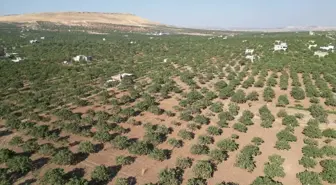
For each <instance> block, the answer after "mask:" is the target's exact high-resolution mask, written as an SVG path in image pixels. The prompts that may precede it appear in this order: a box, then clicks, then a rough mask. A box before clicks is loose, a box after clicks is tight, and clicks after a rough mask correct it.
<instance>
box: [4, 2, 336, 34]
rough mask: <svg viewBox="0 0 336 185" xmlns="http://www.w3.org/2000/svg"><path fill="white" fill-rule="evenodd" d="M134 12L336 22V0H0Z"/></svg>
mask: <svg viewBox="0 0 336 185" xmlns="http://www.w3.org/2000/svg"><path fill="white" fill-rule="evenodd" d="M55 11H58V12H59V11H92V12H123V13H132V14H136V15H138V16H141V17H144V18H147V19H149V20H152V21H157V22H160V23H164V24H169V25H176V26H187V27H220V28H232V27H241V28H251V27H253V28H261V27H262V28H266V27H267V28H274V27H284V26H336V0H278V1H276V0H165V1H164V0H0V14H1V15H6V14H22V13H34V12H55Z"/></svg>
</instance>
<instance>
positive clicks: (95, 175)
mask: <svg viewBox="0 0 336 185" xmlns="http://www.w3.org/2000/svg"><path fill="white" fill-rule="evenodd" d="M91 179H93V180H95V181H97V182H105V181H108V180H109V179H110V173H109V170H108V168H107V167H106V166H104V165H100V166H96V167H95V168H94V170H93V171H92V173H91Z"/></svg>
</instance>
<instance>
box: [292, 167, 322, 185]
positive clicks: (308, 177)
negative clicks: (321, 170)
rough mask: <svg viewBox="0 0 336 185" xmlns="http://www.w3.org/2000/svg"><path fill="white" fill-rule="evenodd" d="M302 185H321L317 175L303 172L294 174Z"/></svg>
mask: <svg viewBox="0 0 336 185" xmlns="http://www.w3.org/2000/svg"><path fill="white" fill-rule="evenodd" d="M296 177H297V178H298V179H299V180H300V182H301V184H302V185H312V184H314V185H322V183H321V179H320V177H319V174H318V173H316V172H311V171H307V170H305V171H303V172H300V173H297V174H296Z"/></svg>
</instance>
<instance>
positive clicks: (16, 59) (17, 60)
mask: <svg viewBox="0 0 336 185" xmlns="http://www.w3.org/2000/svg"><path fill="white" fill-rule="evenodd" d="M21 60H23V59H22V58H21V57H16V58H15V59H13V60H12V61H13V62H20V61H21Z"/></svg>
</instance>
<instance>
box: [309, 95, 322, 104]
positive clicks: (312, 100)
mask: <svg viewBox="0 0 336 185" xmlns="http://www.w3.org/2000/svg"><path fill="white" fill-rule="evenodd" d="M309 102H310V103H316V104H317V103H320V100H319V99H318V98H316V97H312V98H310V100H309Z"/></svg>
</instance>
